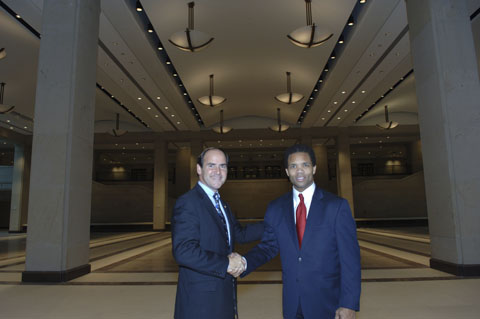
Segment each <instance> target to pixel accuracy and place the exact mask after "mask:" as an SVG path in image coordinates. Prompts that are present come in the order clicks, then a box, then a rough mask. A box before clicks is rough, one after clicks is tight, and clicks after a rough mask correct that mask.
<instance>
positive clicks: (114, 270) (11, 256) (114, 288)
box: [0, 227, 480, 319]
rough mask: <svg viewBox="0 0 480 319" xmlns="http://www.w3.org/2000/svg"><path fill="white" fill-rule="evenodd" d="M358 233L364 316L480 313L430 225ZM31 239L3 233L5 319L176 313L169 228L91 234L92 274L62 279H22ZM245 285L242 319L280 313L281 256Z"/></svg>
mask: <svg viewBox="0 0 480 319" xmlns="http://www.w3.org/2000/svg"><path fill="white" fill-rule="evenodd" d="M358 238H359V243H360V246H361V256H362V290H363V291H362V299H361V311H360V312H359V313H358V316H357V318H360V319H366V318H369V319H371V318H479V313H480V305H479V303H478V295H479V293H480V278H478V277H477V278H471V277H470V278H467V279H466V278H461V277H456V276H453V275H450V274H447V273H443V272H440V271H436V270H433V269H430V268H429V267H428V263H429V257H430V245H429V236H428V231H427V229H426V228H424V227H409V228H405V227H404V228H384V229H379V228H375V229H373V228H372V229H368V228H360V229H359V230H358ZM25 241H26V235H25V234H21V235H14V234H8V233H6V232H0V296H1V298H0V318H45V319H46V318H172V317H173V308H174V301H175V291H176V279H177V265H176V264H175V261H174V260H173V257H172V255H171V239H170V233H169V232H135V233H108V232H107V233H100V232H96V233H92V235H91V241H90V264H91V266H92V272H91V273H90V274H88V275H86V276H83V277H80V278H77V279H75V280H72V281H70V282H66V283H62V284H45V285H39V284H25V283H21V273H22V271H23V270H24V268H25V264H24V260H25ZM249 246H251V245H244V246H239V247H237V248H238V251H240V253H242V252H245V251H246V250H248V248H249ZM238 290H239V315H240V318H242V319H245V318H281V272H280V263H279V259H278V257H277V258H276V259H274V260H273V261H271V262H270V263H268V264H266V265H264V266H263V267H262V268H261V269H260V271H257V272H255V273H253V274H251V275H250V276H248V277H246V278H244V279H241V280H239V286H238Z"/></svg>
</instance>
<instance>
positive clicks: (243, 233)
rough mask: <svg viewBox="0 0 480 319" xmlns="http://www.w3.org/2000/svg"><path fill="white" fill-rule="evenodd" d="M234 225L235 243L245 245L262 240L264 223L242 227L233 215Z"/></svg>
mask: <svg viewBox="0 0 480 319" xmlns="http://www.w3.org/2000/svg"><path fill="white" fill-rule="evenodd" d="M232 223H233V225H232V229H233V233H234V238H235V242H238V243H241V244H244V243H248V242H251V241H255V240H260V239H261V238H262V234H263V222H258V223H254V224H248V225H245V226H242V225H240V223H239V222H238V221H237V219H236V218H235V217H234V216H233V214H232Z"/></svg>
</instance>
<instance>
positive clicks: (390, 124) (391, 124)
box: [377, 105, 398, 130]
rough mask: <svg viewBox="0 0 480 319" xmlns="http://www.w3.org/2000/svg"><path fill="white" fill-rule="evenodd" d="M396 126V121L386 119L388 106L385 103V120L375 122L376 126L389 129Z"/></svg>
mask: <svg viewBox="0 0 480 319" xmlns="http://www.w3.org/2000/svg"><path fill="white" fill-rule="evenodd" d="M397 126H398V123H397V122H393V121H390V120H389V119H388V106H387V105H385V122H383V123H380V124H377V127H378V128H379V129H382V130H390V129H392V128H396V127H397Z"/></svg>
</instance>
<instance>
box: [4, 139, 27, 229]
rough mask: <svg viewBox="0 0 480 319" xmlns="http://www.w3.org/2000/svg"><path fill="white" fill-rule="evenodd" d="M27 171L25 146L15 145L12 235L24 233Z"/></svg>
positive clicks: (11, 217) (11, 210) (11, 202)
mask: <svg viewBox="0 0 480 319" xmlns="http://www.w3.org/2000/svg"><path fill="white" fill-rule="evenodd" d="M24 169H25V152H24V147H23V145H17V144H15V154H14V159H13V174H12V195H11V200H10V226H9V228H8V231H9V232H10V233H20V232H22V210H23V209H22V208H23V207H22V204H23V189H24V187H23V180H24V178H23V172H24Z"/></svg>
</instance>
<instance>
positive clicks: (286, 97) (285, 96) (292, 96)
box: [275, 72, 303, 104]
mask: <svg viewBox="0 0 480 319" xmlns="http://www.w3.org/2000/svg"><path fill="white" fill-rule="evenodd" d="M275 99H276V100H277V101H279V102H282V103H285V104H292V103H297V102H298V101H300V100H301V99H303V95H302V94H300V93H293V92H292V84H291V80H290V72H287V93H282V94H279V95H277V96H275Z"/></svg>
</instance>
